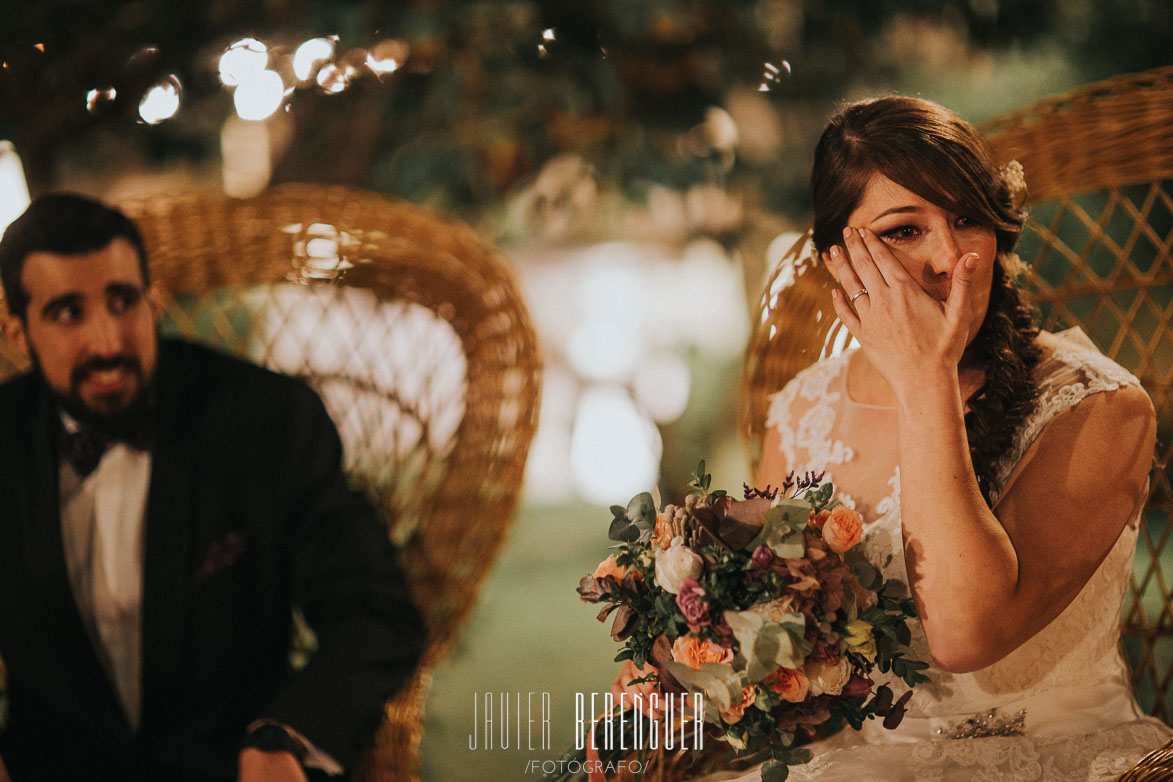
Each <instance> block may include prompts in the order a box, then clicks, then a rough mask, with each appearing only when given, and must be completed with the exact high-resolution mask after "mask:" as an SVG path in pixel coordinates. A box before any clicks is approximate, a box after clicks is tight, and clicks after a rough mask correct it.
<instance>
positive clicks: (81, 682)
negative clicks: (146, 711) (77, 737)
mask: <svg viewBox="0 0 1173 782" xmlns="http://www.w3.org/2000/svg"><path fill="white" fill-rule="evenodd" d="M33 407H34V410H33V415H31V416H30V417H29V419H28V421H27V426H28V429H27V431H26V432H25V435H26V436H25V437H24V438H22V440H23V442H25V443H27V444H28V448H29V454H28V455H29V458H28V459H27V460H21V465H20V468H21V470H22V471H23V472H24V474H23V475H21V476H20V479H19V482H18V483H19V485H20V487H21V489H22V490H23V493H24V502H23V506H24V512H23V513H22V514H21V516H22V520H23V531H22V532H23V534H22V538H23V540H24V561H25V563H27V567H28V574H29V585H30V588H31V594H33V595H35V596H36V599H37V601H38V602H39V603H40V604H41V605H42V606H43V610H41V611H40V623H41V626H42V627H43V629H44V632H45V636H46V640H47V641H48V648H47V649H46V650H44V652H45V653H44V656H43V659H44V660H45V663H46V667H47V669H48V670H47V673H48V676H47V677H46V678H45V679H44V680H45V681H48V682H55V683H56V686H58V687H60V690H59V692H58V693H57V694H56V697H58V698H62V699H64V700H63V701H62V702H64V703H69V702H71V701H75V702H77V703H78V705H79V706H80V713H81V714H83V715H87V716H88V717H89V718H90V719H91V721H92V722H93V723H94V724H95V725H96V726H97V729H98V730H99V731H100V732H102V733H107V734H109V735H111V737H112V738H114V737H117V738H122V739H125V738H126V737H128V735H129V726H128V724H127V722H126V718H125V716H124V715H123V712H122V707H121V706H120V705H119V702H118V697H117V695H116V694H115V692H114V688H113V686H112V685H111V683H110V680H109V679H108V678H107V676H106V672H105V670H104V669H103V667H102V664H101V662H100V661H99V660H98V656H97V653H96V652H95V651H94V646H93V641H92V640H91V639H90V635H89V633H88V632H87V631H86V629H85V625H84V624H83V622H82V618H81V613H80V612H79V611H78V608H77V603H76V601H75V600H74V596H73V589H72V587H71V586H70V583H69V573H68V571H67V569H66V564H65V547H64V544H63V542H62V535H61V517H60V504H61V502H60V496H59V493H58V480H57V473H58V469H59V468H58V461H57V449H56V447H55V445H54V441H55V439H56V437H57V435H58V432H59V431H60V426H61V422H60V418H59V417H58V413H57V409H56V406H55V405H53V403H52V401H51V400H50V399H49V397H48V394H45V393H40V394H38V395H37V398H36V401H35V403H34V405H33Z"/></svg>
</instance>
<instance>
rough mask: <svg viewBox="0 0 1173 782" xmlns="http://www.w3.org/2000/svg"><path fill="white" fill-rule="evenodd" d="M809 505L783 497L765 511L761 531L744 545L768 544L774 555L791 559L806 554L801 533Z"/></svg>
mask: <svg viewBox="0 0 1173 782" xmlns="http://www.w3.org/2000/svg"><path fill="white" fill-rule="evenodd" d="M810 513H811V506H810V503H808V502H806V501H805V500H796V499H785V500H782V501H780V502H779V503H778V504H776V505H774V506H773V507H772V508H770V509H769V510H768V511H766V517H765V521H764V522H763V524H762V531H761V532H760V533H758V536H757V537H756V538H754V540H753V541H752V542H751V543H750V544H749V545H748V546H746V548H747V549H749V550H753V549H755V548H757V547H758V546H768V547H769V548H770V550H771V551H773V552H774V554H775V555H777V556H779V557H783V558H785V559H793V558H796V557H801V556H803V555H804V554H806V545H805V543H804V542H803V537H802V533H803V530H805V529H806V526H807V523H808V522H809V521H810Z"/></svg>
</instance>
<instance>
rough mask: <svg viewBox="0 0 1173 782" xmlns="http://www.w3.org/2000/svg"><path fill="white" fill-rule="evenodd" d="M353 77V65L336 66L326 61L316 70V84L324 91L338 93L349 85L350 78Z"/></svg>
mask: <svg viewBox="0 0 1173 782" xmlns="http://www.w3.org/2000/svg"><path fill="white" fill-rule="evenodd" d="M353 77H354V67H353V66H350V65H345V66H338V65H335V64H334V63H327V64H326V65H323V66H322V69H321V70H320V71H318V86H319V87H321V88H322V89H323V90H325V91H326V92H329V93H339V92H342V91H343V90H345V89H346V88H347V87H349V86H350V80H351V79H352V78H353Z"/></svg>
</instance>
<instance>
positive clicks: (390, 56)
mask: <svg viewBox="0 0 1173 782" xmlns="http://www.w3.org/2000/svg"><path fill="white" fill-rule="evenodd" d="M410 52H411V47H410V46H409V45H408V44H407V42H406V41H400V40H396V39H390V40H386V41H379V43H377V44H375V48H373V49H371V51H370V52H369V53H368V54H367V59H366V66H367V67H368V68H370V69H371V70H372V71H374V72H375V73H377V74H384V73H394V72H395V71H397V70H399V69H400V68H402V67H403V64H404V63H405V62H407V57H408V55H409V53H410Z"/></svg>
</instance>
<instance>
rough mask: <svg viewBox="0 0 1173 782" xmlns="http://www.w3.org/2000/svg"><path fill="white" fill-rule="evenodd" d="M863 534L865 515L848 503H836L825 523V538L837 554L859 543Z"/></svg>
mask: <svg viewBox="0 0 1173 782" xmlns="http://www.w3.org/2000/svg"><path fill="white" fill-rule="evenodd" d="M862 536H863V517H862V516H860V515H859V514H858V513H856V512H855V511H853V510H852V509H851V508H849V507H847V506H846V505H836V506H835V508H834V509H833V510H832V511H831V515H830V517H829V518H828V519H827V521H826V522H825V523H824V524H823V540H825V541H826V542H827V546H829V547H830V549H831V550H832V551H834V552H835V553H836V554H842V553H843V552H844V551H847V550H848V549H849V548H851V547H852V546H854V545H855V544H856V543H859V539H860V538H861V537H862Z"/></svg>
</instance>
